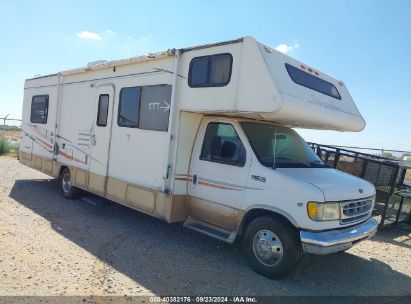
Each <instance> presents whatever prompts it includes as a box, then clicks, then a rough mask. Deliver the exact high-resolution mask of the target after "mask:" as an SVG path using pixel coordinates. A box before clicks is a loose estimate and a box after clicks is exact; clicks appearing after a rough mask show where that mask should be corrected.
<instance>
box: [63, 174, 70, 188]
mask: <svg viewBox="0 0 411 304" xmlns="http://www.w3.org/2000/svg"><path fill="white" fill-rule="evenodd" d="M70 179H71V177H70V174H64V176H63V178H62V184H63V190H64V192H70V189H71V182H70Z"/></svg>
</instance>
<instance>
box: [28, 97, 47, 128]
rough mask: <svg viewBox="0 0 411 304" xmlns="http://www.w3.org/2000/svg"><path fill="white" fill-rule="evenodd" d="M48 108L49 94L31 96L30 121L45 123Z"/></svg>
mask: <svg viewBox="0 0 411 304" xmlns="http://www.w3.org/2000/svg"><path fill="white" fill-rule="evenodd" d="M48 109H49V95H37V96H33V98H32V100H31V114H30V122H32V123H38V124H46V123H47V116H48Z"/></svg>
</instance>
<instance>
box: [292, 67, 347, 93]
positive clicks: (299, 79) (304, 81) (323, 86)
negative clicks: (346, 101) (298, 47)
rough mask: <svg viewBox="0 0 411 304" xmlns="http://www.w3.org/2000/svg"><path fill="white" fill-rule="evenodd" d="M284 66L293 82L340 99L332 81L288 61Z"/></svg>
mask: <svg viewBox="0 0 411 304" xmlns="http://www.w3.org/2000/svg"><path fill="white" fill-rule="evenodd" d="M285 67H286V69H287V72H288V75H290V77H291V79H292V80H293V81H294V82H295V83H297V84H299V85H302V86H304V87H306V88H309V89H312V90H314V91H317V92H320V93H323V94H325V95H328V96H330V97H334V98H336V99H341V96H340V93H339V92H338V90H337V88H336V87H335V85H333V84H332V83H330V82H328V81H326V80H323V79H321V78H318V77H315V76H313V75H311V74H309V73H307V72H304V71H302V70H300V69H298V68H296V67H294V66H292V65H290V64H288V63H286V64H285Z"/></svg>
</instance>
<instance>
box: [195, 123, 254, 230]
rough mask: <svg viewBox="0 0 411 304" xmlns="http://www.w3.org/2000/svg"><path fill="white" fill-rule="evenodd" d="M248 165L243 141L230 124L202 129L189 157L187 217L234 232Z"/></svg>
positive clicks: (204, 126)
mask: <svg viewBox="0 0 411 304" xmlns="http://www.w3.org/2000/svg"><path fill="white" fill-rule="evenodd" d="M249 162H250V160H249V156H247V154H246V150H245V148H244V145H243V141H242V140H241V138H240V136H239V135H238V132H237V131H236V130H235V128H234V126H233V125H232V124H230V123H225V122H208V123H206V125H203V126H202V131H200V134H199V136H198V138H197V142H196V146H195V148H194V151H193V155H192V166H191V172H190V175H191V176H192V182H191V187H190V190H191V193H190V196H191V200H190V215H191V216H192V217H193V218H195V219H198V220H201V221H204V222H206V223H208V224H212V225H215V226H218V227H220V228H223V229H226V230H230V231H232V230H234V229H235V226H236V219H237V217H238V215H239V210H241V209H242V205H243V196H244V192H245V190H246V182H247V176H248V171H249V167H250V166H249Z"/></svg>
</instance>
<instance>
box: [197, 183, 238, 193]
mask: <svg viewBox="0 0 411 304" xmlns="http://www.w3.org/2000/svg"><path fill="white" fill-rule="evenodd" d="M198 184H200V185H203V186H206V187H210V188H218V189H223V190H235V191H241V189H236V188H229V187H224V186H221V185H216V184H210V183H207V182H203V181H199V182H198Z"/></svg>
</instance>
